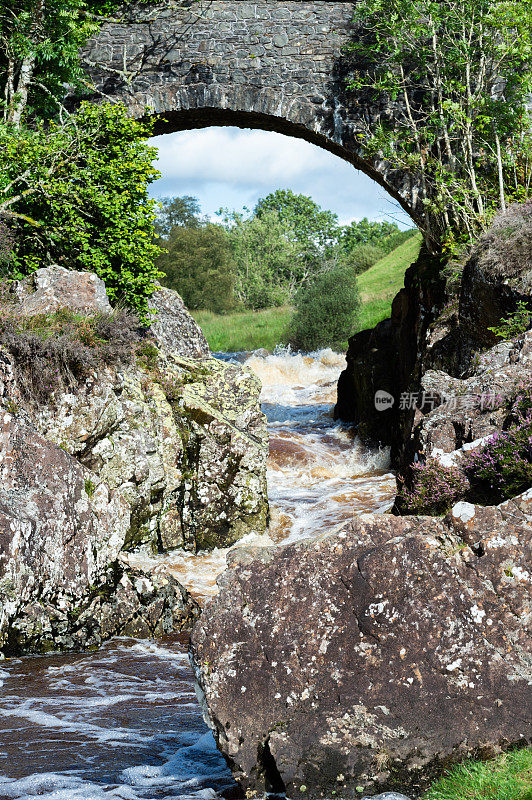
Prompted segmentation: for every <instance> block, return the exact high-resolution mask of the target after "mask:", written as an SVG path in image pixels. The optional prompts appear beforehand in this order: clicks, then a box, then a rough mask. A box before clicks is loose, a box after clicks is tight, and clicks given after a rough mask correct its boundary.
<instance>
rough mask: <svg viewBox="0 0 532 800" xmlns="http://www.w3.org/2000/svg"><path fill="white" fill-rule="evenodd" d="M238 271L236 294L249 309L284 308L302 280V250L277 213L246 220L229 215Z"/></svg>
mask: <svg viewBox="0 0 532 800" xmlns="http://www.w3.org/2000/svg"><path fill="white" fill-rule="evenodd" d="M225 225H226V230H227V233H228V236H229V240H230V242H231V247H232V252H233V257H234V260H235V263H236V269H237V283H236V293H237V296H238V299H239V300H240V302H241V303H242V304H243V305H244V306H245V307H246V308H254V309H259V308H269V307H270V306H279V305H283V303H286V302H288V301H289V300H290V297H291V295H292V293H293V291H294V290H295V287H296V286H297V285H298V281H299V280H300V279H301V273H300V263H299V261H298V248H297V246H296V244H295V243H294V242H293V241H290V240H289V238H288V237H287V236H286V231H285V228H284V226H283V225H282V223H281V221H280V219H279V215H278V214H277V212H276V211H273V210H269V211H266V210H265V211H264V212H263V214H261V215H260V216H253V217H251V218H250V219H245V218H244V216H243V215H242V214H238V213H236V212H232V213H231V214H226V216H225Z"/></svg>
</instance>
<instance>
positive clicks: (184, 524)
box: [34, 354, 268, 552]
mask: <svg viewBox="0 0 532 800" xmlns="http://www.w3.org/2000/svg"><path fill="white" fill-rule="evenodd" d="M259 395H260V383H259V381H258V380H257V378H256V377H255V376H254V375H253V374H252V373H251V372H250V371H249V370H247V369H244V368H242V367H240V366H237V365H229V364H224V363H222V362H221V361H218V360H216V359H213V358H209V359H206V360H203V361H200V362H198V361H194V360H191V359H185V358H181V357H178V356H176V355H172V354H168V355H166V356H164V355H163V354H161V356H160V358H159V360H158V364H157V367H153V368H143V367H142V366H141V365H140V364H138V363H137V364H133V365H131V366H129V367H124V368H122V369H116V368H107V369H102V370H100V371H99V372H98V373H97V374H94V375H93V376H91V377H90V378H89V379H87V380H86V381H84V382H83V383H82V384H80V385H79V386H78V389H77V391H76V392H75V393H71V394H62V395H59V396H58V397H56V398H55V399H54V403H53V404H51V405H49V406H47V407H44V408H42V409H40V411H39V412H38V414H34V420H35V424H36V426H37V428H38V430H39V431H40V432H41V433H42V435H43V436H45V437H46V438H47V439H49V440H50V441H52V442H54V443H56V444H58V445H60V446H61V447H63V448H65V449H66V450H67V452H69V453H70V454H72V455H73V456H75V457H76V458H77V459H78V460H79V461H80V462H81V463H82V464H83V465H84V466H86V467H87V468H88V469H90V471H91V472H92V473H93V474H94V475H95V476H97V478H98V480H101V481H104V482H105V484H106V485H107V486H108V487H109V489H110V490H111V491H119V492H120V494H121V496H122V497H123V498H125V500H126V501H127V504H128V507H129V509H130V512H131V522H130V526H129V529H128V532H127V535H126V537H125V547H126V548H128V549H132V548H134V547H137V546H140V545H146V546H148V547H149V548H150V549H151V550H152V551H154V552H157V551H161V550H162V551H165V550H171V549H173V548H177V547H184V548H186V549H191V550H204V549H212V548H213V547H227V546H229V545H231V544H233V543H234V542H235V541H236V540H237V539H239V538H241V537H242V536H244V535H246V534H248V533H251V532H257V533H262V532H263V531H264V529H265V527H266V522H267V512H268V503H267V492H266V477H265V475H266V457H267V431H266V425H265V419H264V416H263V414H262V412H261V411H260V405H259Z"/></svg>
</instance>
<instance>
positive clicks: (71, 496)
mask: <svg viewBox="0 0 532 800" xmlns="http://www.w3.org/2000/svg"><path fill="white" fill-rule="evenodd" d="M129 518H130V512H129V508H128V504H127V502H126V500H125V498H124V497H123V495H121V494H120V493H119V492H117V491H110V490H109V488H108V487H107V486H106V485H105V483H103V482H102V481H99V480H97V479H96V478H95V477H94V475H93V474H91V473H90V472H89V471H88V470H87V469H85V468H83V467H82V466H81V465H80V464H79V463H78V462H77V461H76V460H75V459H74V458H72V457H71V456H70V455H68V454H67V453H65V452H64V450H62V449H61V448H59V447H56V446H55V445H53V444H51V443H50V442H48V441H47V440H46V439H44V438H42V437H41V436H39V435H38V434H37V433H36V432H35V430H33V429H32V428H31V427H30V426H28V425H27V424H25V423H24V422H22V421H21V420H19V419H17V417H15V416H13V415H12V414H9V413H7V412H5V411H4V412H1V413H0V652H4V653H5V654H8V655H14V654H18V653H21V652H25V651H28V650H30V651H39V652H42V651H46V650H51V649H58V648H62V649H81V648H83V647H87V646H91V645H92V646H94V645H98V644H101V642H102V641H103V640H104V639H106V638H109V636H111V635H113V634H129V635H133V634H136V635H146V633H148V632H150V633H152V634H155V633H162V632H165V633H170V632H172V631H175V630H180V629H181V628H182V627H183V626H185V625H190V623H191V621H192V618H193V616H194V614H195V603H194V602H193V601H192V600H190V598H189V597H188V594H187V592H186V591H185V590H184V589H183V588H182V587H180V586H179V584H178V583H177V581H171V580H167V581H162V580H158V581H155V582H154V581H152V580H150V579H149V578H148V576H145V575H142V574H141V573H138V572H137V573H135V572H132V573H130V574H126V573H125V571H124V569H122V568H121V566H120V562H119V560H118V559H119V553H120V550H121V548H122V546H123V542H124V538H125V535H126V532H127V529H128V526H129Z"/></svg>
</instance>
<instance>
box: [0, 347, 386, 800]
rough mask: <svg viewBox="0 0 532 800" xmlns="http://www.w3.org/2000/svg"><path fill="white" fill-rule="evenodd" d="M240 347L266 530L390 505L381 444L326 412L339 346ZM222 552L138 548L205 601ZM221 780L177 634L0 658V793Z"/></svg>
mask: <svg viewBox="0 0 532 800" xmlns="http://www.w3.org/2000/svg"><path fill="white" fill-rule="evenodd" d="M226 358H227V357H226ZM239 360H241V361H244V362H245V363H246V364H247V365H248V366H249V367H250V368H251V369H252V370H253V371H254V372H255V374H257V375H258V377H259V378H260V379H261V381H262V384H263V390H262V404H263V410H264V413H265V414H266V417H267V419H268V428H269V434H270V456H269V465H268V495H269V498H270V504H271V516H272V522H271V527H270V536H271V538H272V539H273V540H274V541H275V542H276V543H286V542H289V541H294V540H297V539H301V538H304V537H316V536H319V535H321V534H323V533H325V532H326V531H330V530H332V529H334V528H336V527H338V526H340V525H341V524H343V523H344V522H346V521H347V520H348V519H350V518H351V517H352V516H353V514H359V513H362V512H365V511H380V510H385V509H386V508H389V507H390V504H391V499H392V497H393V495H394V490H395V480H394V478H393V475H391V474H390V472H389V458H388V453H387V452H386V451H384V450H381V451H375V450H368V449H366V448H364V447H363V446H362V445H361V443H360V442H359V440H358V439H357V438H356V436H354V434H353V432H352V430H350V429H349V427H347V426H344V425H342V424H341V423H335V422H334V421H333V418H332V409H333V406H334V402H335V399H336V382H337V380H338V376H339V373H340V371H341V370H342V369H343V366H344V364H345V361H344V359H343V357H342V356H340V355H338V354H336V353H333V352H332V351H331V350H323V351H321V352H320V353H317V354H313V355H301V354H293V353H290V352H289V351H280V352H279V353H276V354H273V355H266V354H261V353H258V354H251V355H248V356H240V357H239ZM226 555H227V551H225V550H219V551H215V552H214V553H211V554H197V555H192V554H183V553H172V554H170V555H165V556H159V557H154V558H148V557H147V556H139V557H137V559H136V561H137V563H139V562H141V563H142V564H143V566H144V567H146V566H149V567H150V568H152V569H154V570H164V571H167V572H170V573H172V574H174V575H175V576H176V577H177V578H178V579H179V580H180V581H181V582H182V583H183V584H184V585H186V586H187V587H188V588H189V589H190V590H191V591H192V592H193V594H194V595H195V596H196V597H197V598H198V600H199V601H200V602H201V603H204V602H205V601H207V600H208V598H209V597H210V596H212V595H213V594H214V593H215V591H216V577H217V575H218V574H219V573H220V572H221V571H222V570H223V569H224V568H225V564H226ZM132 561H133V563H134V562H135V559H132ZM233 790H234V784H233V781H232V778H231V775H230V773H229V771H228V769H227V767H226V766H225V763H224V761H223V759H222V758H221V756H220V755H219V754H218V752H217V750H216V748H215V745H214V739H213V737H212V735H211V734H210V733H209V731H208V729H207V727H206V726H205V724H204V722H203V720H202V718H201V713H200V710H199V706H198V704H197V701H196V696H195V692H194V686H193V681H192V673H191V669H190V666H189V663H188V656H187V637H185V636H176V637H172V638H169V639H165V640H162V641H157V642H149V641H137V640H134V639H115V640H113V641H111V642H108V643H107V644H106V645H105V646H104V647H102V648H101V649H100V650H98V651H97V652H93V653H86V654H76V655H56V656H46V657H25V658H20V659H11V660H8V661H4V662H0V799H1V800H4V799H5V800H7V798H17V800H26V798H34V797H39V798H45V799H46V800H77V799H78V798H80V799H81V798H82V799H83V800H103V799H104V798H105V800H108V799H109V798H121V800H177V798H180V799H181V800H186V798H191V799H193V800H208V799H209V798H215V797H216V796H217V795H221V794H223V795H225V796H228V795H230V794H232V792H233Z"/></svg>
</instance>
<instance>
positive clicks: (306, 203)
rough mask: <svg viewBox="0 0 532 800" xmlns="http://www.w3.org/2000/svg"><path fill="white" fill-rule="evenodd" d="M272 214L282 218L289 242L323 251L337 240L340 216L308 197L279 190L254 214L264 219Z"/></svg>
mask: <svg viewBox="0 0 532 800" xmlns="http://www.w3.org/2000/svg"><path fill="white" fill-rule="evenodd" d="M272 211H273V212H275V213H276V214H277V215H278V217H279V220H280V222H281V223H282V225H283V230H284V231H285V233H286V236H287V237H288V239H289V240H290V241H293V242H297V243H298V244H299V245H300V246H303V247H305V248H317V249H318V250H321V251H323V250H325V249H326V248H327V247H330V246H331V245H332V244H333V242H334V241H335V239H336V234H337V226H338V217H337V216H336V214H333V212H332V211H324V210H323V209H322V208H320V206H319V205H318V204H317V203H315V202H314V200H312V199H311V198H310V197H307V196H306V195H304V194H294V192H292V191H291V190H290V189H277V190H276V191H275V192H272V193H271V194H269V195H268V196H267V197H264V198H263V199H261V200H259V202H258V203H257V205H256V206H255V210H254V212H253V214H254V216H255V217H258V218H259V219H260V218H261V217H264V215H265V214H267V213H268V212H272Z"/></svg>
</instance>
